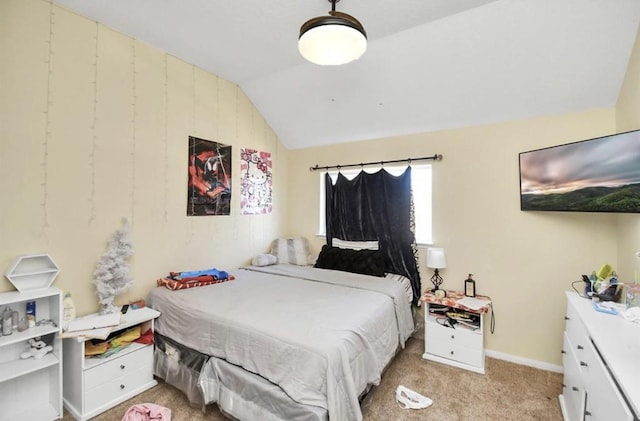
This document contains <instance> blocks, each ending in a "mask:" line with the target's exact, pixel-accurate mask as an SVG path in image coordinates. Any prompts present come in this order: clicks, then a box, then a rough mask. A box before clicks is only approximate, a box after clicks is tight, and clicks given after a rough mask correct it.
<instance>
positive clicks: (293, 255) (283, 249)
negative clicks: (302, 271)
mask: <svg viewBox="0 0 640 421" xmlns="http://www.w3.org/2000/svg"><path fill="white" fill-rule="evenodd" d="M270 253H271V254H273V255H274V256H276V257H277V258H278V263H290V264H292V265H298V266H307V265H308V264H309V255H310V254H311V253H310V252H309V242H308V241H307V239H306V238H304V237H296V238H277V239H275V240H273V243H271V252H270Z"/></svg>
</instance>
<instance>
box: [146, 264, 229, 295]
mask: <svg viewBox="0 0 640 421" xmlns="http://www.w3.org/2000/svg"><path fill="white" fill-rule="evenodd" d="M234 279H235V277H234V276H233V275H231V274H229V273H228V272H225V271H223V270H218V269H216V268H212V269H205V270H198V271H189V272H169V276H167V277H164V278H160V279H158V280H157V284H158V286H164V287H166V288H168V289H171V290H177V289H186V288H195V287H201V286H205V285H213V284H219V283H221V282H227V281H232V280H234Z"/></svg>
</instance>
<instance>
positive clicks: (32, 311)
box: [26, 301, 36, 327]
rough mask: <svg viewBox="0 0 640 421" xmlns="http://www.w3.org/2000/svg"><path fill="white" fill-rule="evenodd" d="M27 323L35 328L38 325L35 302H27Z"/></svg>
mask: <svg viewBox="0 0 640 421" xmlns="http://www.w3.org/2000/svg"><path fill="white" fill-rule="evenodd" d="M26 313H27V321H28V322H29V327H34V326H35V325H36V302H35V301H27V311H26Z"/></svg>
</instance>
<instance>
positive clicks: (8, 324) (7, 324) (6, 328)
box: [2, 307, 13, 336]
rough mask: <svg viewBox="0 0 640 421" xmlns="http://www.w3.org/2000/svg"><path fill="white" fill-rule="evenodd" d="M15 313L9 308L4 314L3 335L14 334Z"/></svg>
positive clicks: (5, 309)
mask: <svg viewBox="0 0 640 421" xmlns="http://www.w3.org/2000/svg"><path fill="white" fill-rule="evenodd" d="M12 314H13V312H12V311H11V309H10V308H9V307H5V308H4V311H3V312H2V335H3V336H8V335H11V334H12V333H13V325H12V319H11V315H12Z"/></svg>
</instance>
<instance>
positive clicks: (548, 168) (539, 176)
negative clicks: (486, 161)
mask: <svg viewBox="0 0 640 421" xmlns="http://www.w3.org/2000/svg"><path fill="white" fill-rule="evenodd" d="M520 209H521V210H523V211H563V212H614V213H617V212H620V213H640V130H635V131H631V132H626V133H619V134H614V135H611V136H603V137H598V138H594V139H588V140H583V141H579V142H573V143H568V144H566V145H560V146H552V147H549V148H544V149H536V150H533V151H528V152H521V153H520Z"/></svg>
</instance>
